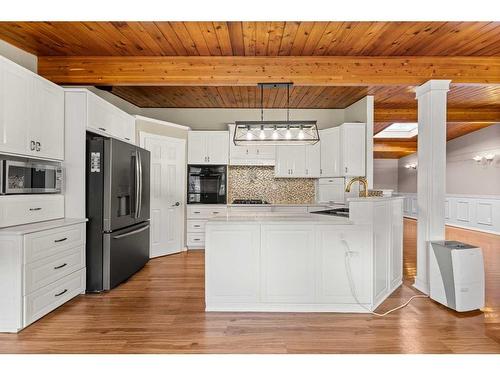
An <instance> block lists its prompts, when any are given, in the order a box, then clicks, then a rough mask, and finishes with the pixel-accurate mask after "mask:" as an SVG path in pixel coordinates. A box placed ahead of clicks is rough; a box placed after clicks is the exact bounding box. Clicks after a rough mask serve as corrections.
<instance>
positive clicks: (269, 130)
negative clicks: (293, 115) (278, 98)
mask: <svg viewBox="0 0 500 375" xmlns="http://www.w3.org/2000/svg"><path fill="white" fill-rule="evenodd" d="M291 86H292V83H259V88H260V121H236V122H235V125H236V126H235V131H234V137H233V142H234V144H235V145H237V146H238V145H255V144H265V145H306V144H315V143H318V142H319V132H318V126H317V123H316V121H291V120H290V87H291ZM265 88H266V89H279V88H286V97H287V106H286V121H264V89H265Z"/></svg>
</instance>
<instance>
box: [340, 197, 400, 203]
mask: <svg viewBox="0 0 500 375" xmlns="http://www.w3.org/2000/svg"><path fill="white" fill-rule="evenodd" d="M397 199H404V197H401V196H392V197H352V198H347V202H379V201H392V200H397Z"/></svg>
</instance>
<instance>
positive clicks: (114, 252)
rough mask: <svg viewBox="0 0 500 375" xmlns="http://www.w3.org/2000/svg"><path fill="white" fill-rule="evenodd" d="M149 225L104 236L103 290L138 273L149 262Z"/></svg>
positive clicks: (135, 226) (144, 224) (137, 226)
mask: <svg viewBox="0 0 500 375" xmlns="http://www.w3.org/2000/svg"><path fill="white" fill-rule="evenodd" d="M149 231H150V228H149V223H141V224H138V225H134V226H132V227H129V228H125V229H122V230H118V231H115V232H112V233H106V234H104V265H103V266H104V267H103V279H104V285H103V286H104V289H105V290H109V289H112V288H114V287H115V286H117V285H118V284H120V283H122V282H124V281H125V280H127V279H128V278H129V277H131V276H132V275H133V274H135V273H136V272H137V271H139V270H140V269H141V268H142V267H144V265H145V264H146V263H147V262H148V260H149Z"/></svg>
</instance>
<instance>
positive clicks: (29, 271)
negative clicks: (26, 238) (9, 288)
mask: <svg viewBox="0 0 500 375" xmlns="http://www.w3.org/2000/svg"><path fill="white" fill-rule="evenodd" d="M84 267H85V248H84V246H83V245H81V246H78V247H75V248H72V249H69V250H64V251H63V252H61V253H57V254H54V255H52V256H50V257H47V258H43V259H40V260H38V261H36V262H32V263H29V264H26V265H25V266H24V277H25V279H24V295H26V294H30V293H31V292H34V291H35V290H37V289H40V288H42V287H44V286H46V285H48V284H50V283H52V282H54V281H56V280H58V279H60V278H62V277H64V276H66V275H69V274H71V273H73V272H75V271H78V270H80V269H82V268H84Z"/></svg>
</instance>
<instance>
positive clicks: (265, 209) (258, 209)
mask: <svg viewBox="0 0 500 375" xmlns="http://www.w3.org/2000/svg"><path fill="white" fill-rule="evenodd" d="M229 212H230V213H231V215H239V214H242V215H244V214H247V213H254V214H258V213H261V212H262V213H266V212H271V207H262V206H259V207H253V206H249V207H241V206H236V207H229Z"/></svg>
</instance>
